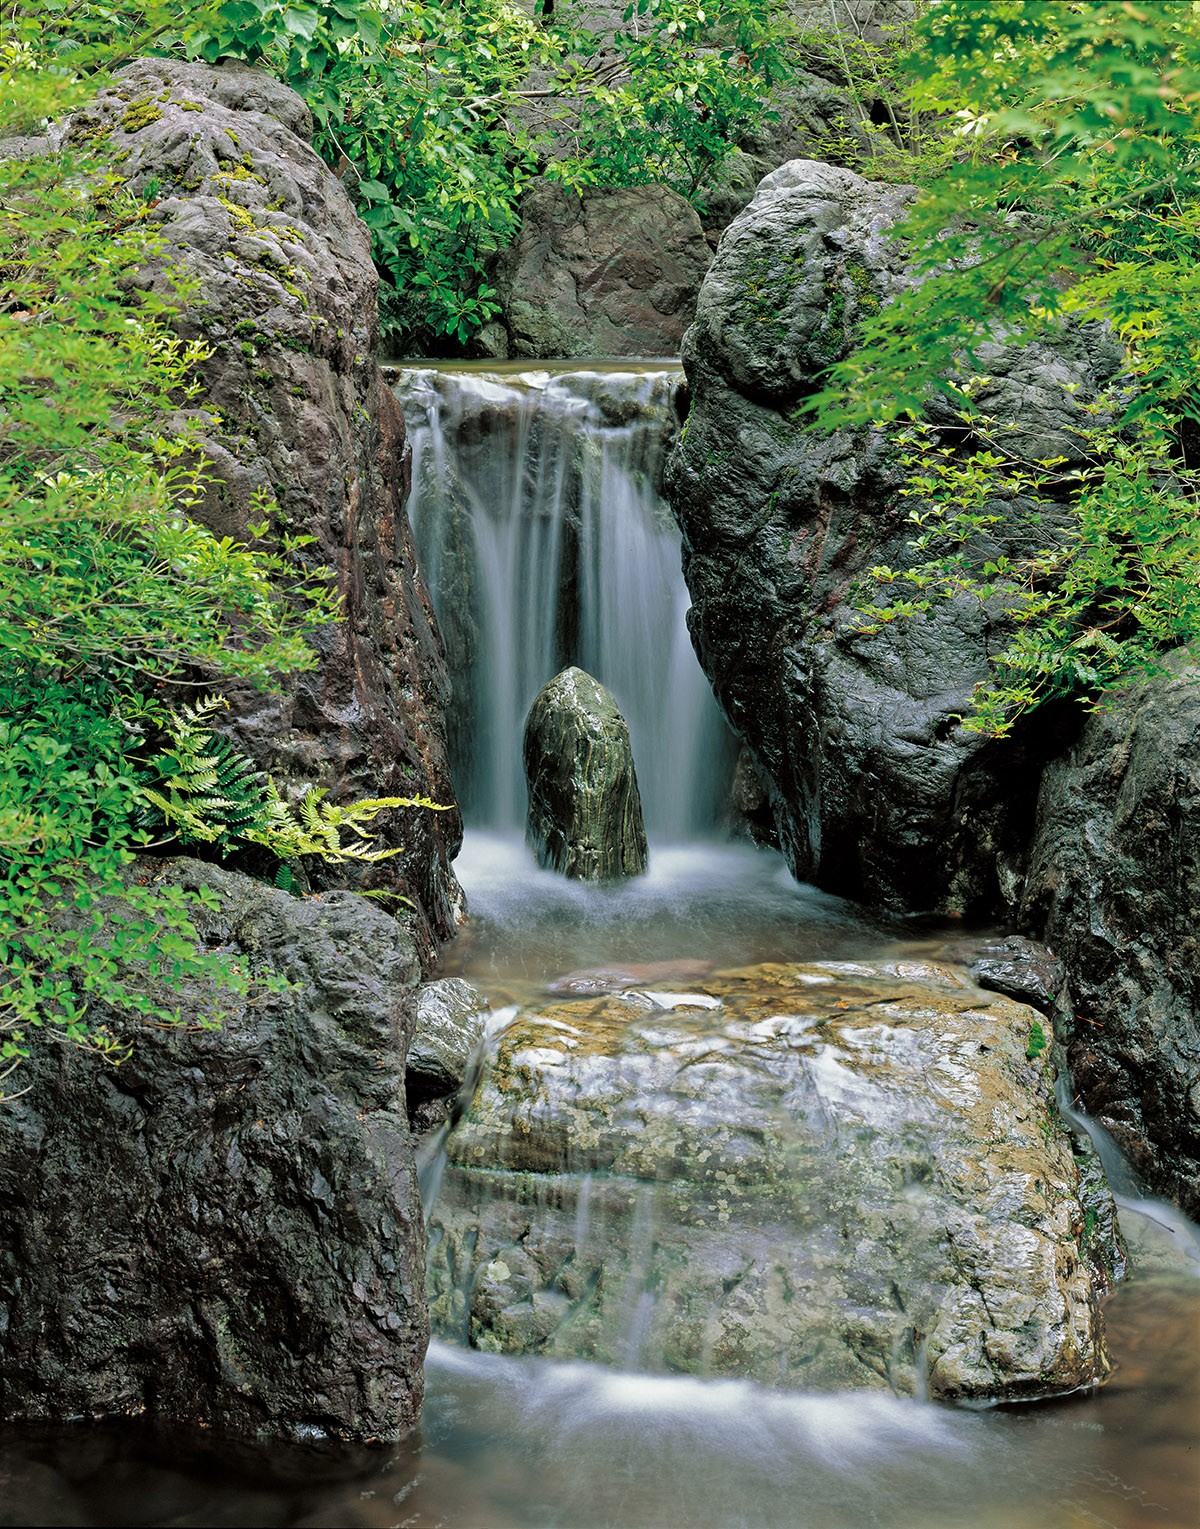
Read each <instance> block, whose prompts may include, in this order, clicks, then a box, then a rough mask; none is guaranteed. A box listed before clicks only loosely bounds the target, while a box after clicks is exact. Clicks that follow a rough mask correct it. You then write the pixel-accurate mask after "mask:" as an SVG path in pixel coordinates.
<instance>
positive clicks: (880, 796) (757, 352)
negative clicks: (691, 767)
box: [667, 161, 1119, 913]
mask: <svg viewBox="0 0 1200 1529" xmlns="http://www.w3.org/2000/svg"><path fill="white" fill-rule="evenodd" d="M910 196H911V191H910V190H909V189H907V188H905V187H897V186H886V185H877V184H871V183H868V182H867V181H864V180H862V179H861V178H860V177H858V176H857V175H854V174H852V173H851V172H850V171H848V170H842V169H837V168H834V167H831V166H828V165H822V164H816V163H813V162H809V161H796V162H793V163H790V164H787V165H785V166H783V168H782V169H780V170H778V171H776V172H775V173H774V174H773V175H771V176H769V177H768V178H767V179H766V180H764V181H763V183H762V185H761V186H760V188H759V191H758V194H757V196H756V198H755V200H754V202H753V204H752V205H751V206H750V207H749V208H748V209H747V210H746V211H745V212H744V213H743V214H742V215H741V216H740V217H739V218H738V219H737V220H736V221H735V222H734V223H733V224H732V225H731V226H730V228H729V229H728V230H727V231H726V233H725V236H724V238H723V239H722V241H721V245H720V248H719V250H718V252H717V256H716V258H715V260H714V262H713V266H712V269H711V270H710V272H709V274H708V276H707V278H706V279H705V283H704V286H703V289H702V291H701V295H700V300H699V305H698V309H697V317H696V323H695V324H694V325H693V327H692V328H691V329H690V330H689V332H688V336H687V340H686V342H685V345H684V352H683V356H684V364H685V367H686V370H687V374H688V382H689V387H690V394H691V403H690V410H689V413H688V417H687V423H686V428H685V430H684V434H683V436H682V438H681V441H680V444H679V446H678V447H677V449H676V451H675V452H674V454H673V455H672V457H671V459H670V462H669V464H668V472H667V491H668V496H669V498H670V501H671V504H672V507H673V509H674V511H675V514H676V516H677V518H678V520H679V523H680V526H681V528H682V530H683V535H684V572H685V576H686V578H687V583H688V588H689V590H690V592H691V595H692V599H693V608H692V612H691V616H690V622H691V629H692V636H693V640H694V641H695V644H696V648H697V651H698V653H699V656H700V660H701V663H702V664H703V665H704V668H705V671H706V672H707V674H708V676H709V678H710V679H711V680H712V682H713V686H714V689H715V691H716V693H717V697H718V699H719V701H720V703H721V705H722V708H723V709H724V711H725V714H726V716H727V717H728V718H729V720H730V722H731V723H732V725H733V726H734V728H735V730H736V731H737V732H738V733H739V734H740V735H741V736H742V738H743V739H744V740H745V742H746V743H747V745H748V747H749V749H750V752H751V754H752V755H753V761H754V764H755V766H756V768H757V773H758V775H759V777H760V778H761V779H762V780H763V781H765V782H766V783H767V786H768V789H769V793H770V809H771V814H772V816H773V817H774V820H775V826H776V830H777V832H778V837H779V842H780V844H781V846H782V848H783V850H784V853H785V854H786V856H787V858H788V861H789V863H790V865H791V868H792V870H793V871H794V873H795V874H796V875H797V876H798V877H800V878H802V879H805V880H812V881H816V882H817V883H818V884H819V885H821V886H823V887H825V888H827V889H829V890H831V891H835V892H839V893H842V894H845V895H850V896H855V897H858V898H861V899H864V900H866V901H869V902H875V903H883V904H885V905H888V906H892V907H900V908H906V909H940V910H946V911H965V912H972V913H991V912H996V911H1004V912H1008V911H1011V909H1012V908H1013V906H1014V905H1015V903H1016V901H1017V899H1018V898H1019V894H1020V880H1021V874H1022V871H1023V866H1024V862H1023V855H1024V852H1025V849H1026V847H1027V844H1028V839H1029V836H1030V833H1031V831H1032V826H1033V823H1032V819H1033V799H1034V787H1035V783H1036V780H1037V776H1038V771H1039V769H1040V766H1041V764H1042V762H1043V761H1044V759H1045V758H1046V757H1048V756H1049V755H1050V754H1052V753H1053V752H1055V751H1056V749H1058V748H1059V747H1061V745H1062V742H1063V739H1064V734H1065V730H1066V728H1067V727H1069V726H1071V725H1076V724H1075V719H1074V718H1073V717H1072V718H1067V719H1064V718H1062V717H1060V716H1057V715H1054V714H1052V713H1046V714H1044V715H1043V716H1042V717H1041V718H1040V719H1039V721H1038V723H1037V725H1036V727H1029V728H1027V729H1025V730H1024V731H1020V730H1019V731H1018V732H1017V734H1016V735H1015V736H1014V738H1012V739H1010V740H1007V741H1005V742H1004V743H1002V744H996V743H993V742H989V741H987V740H983V739H981V738H980V737H979V735H977V734H972V733H967V732H965V731H964V730H963V729H962V728H961V727H960V726H959V725H958V721H957V718H958V717H959V715H960V714H961V713H962V712H963V711H964V710H965V709H966V707H967V704H968V700H969V696H970V692H971V690H972V688H973V686H974V685H975V684H976V683H977V682H978V681H980V680H982V679H983V678H985V677H986V676H987V675H988V673H989V664H988V654H989V652H990V651H994V646H995V643H996V640H997V636H996V630H995V622H994V618H993V616H992V614H991V613H989V612H988V611H986V610H984V609H982V608H981V607H980V606H979V605H978V604H977V603H976V602H974V601H967V600H962V601H956V602H952V603H946V604H941V605H938V606H936V607H935V608H934V610H933V611H932V612H930V613H929V614H927V615H925V616H922V617H919V618H917V619H915V620H912V621H909V622H896V623H894V624H893V625H890V626H888V627H886V628H885V629H884V630H883V631H882V632H880V633H877V634H874V635H870V636H860V635H856V634H855V632H854V631H853V630H852V626H853V622H852V620H851V612H852V605H851V602H852V599H853V596H854V591H855V588H856V586H857V585H858V584H859V582H860V581H861V580H862V579H863V577H864V575H865V574H866V573H867V571H868V570H869V569H870V568H871V567H872V566H874V565H876V564H878V563H887V564H890V565H891V566H893V567H900V566H903V565H904V564H905V563H906V562H911V559H912V553H911V552H910V550H909V548H908V541H909V538H910V536H911V534H912V532H911V528H910V526H909V525H908V524H907V522H906V516H907V514H908V512H909V510H910V509H911V508H912V505H911V501H908V500H900V499H899V498H898V489H899V486H900V485H899V483H898V481H897V476H896V474H897V468H896V465H895V461H894V457H893V455H892V453H891V451H890V447H889V444H888V441H887V440H886V438H885V437H884V436H883V435H882V434H881V433H879V432H861V433H849V432H845V433H839V434H835V435H832V436H830V435H819V434H817V433H816V432H815V431H814V430H813V429H812V428H811V427H810V426H809V425H808V424H807V423H806V422H805V419H804V417H803V416H802V414H800V413H799V412H798V405H799V404H800V402H801V401H802V400H803V399H804V398H805V397H806V396H807V395H809V394H810V393H811V392H812V391H813V389H814V388H815V387H816V386H818V384H819V380H820V377H821V374H822V372H823V370H824V369H825V368H826V367H827V366H828V365H829V363H830V362H831V361H834V360H836V359H838V358H839V357H841V356H842V355H844V354H845V353H846V352H847V350H848V349H849V348H850V347H851V346H852V344H853V343H854V338H855V334H856V326H857V324H858V321H859V319H860V318H861V316H863V315H864V314H869V313H871V312H873V311H875V310H876V309H877V308H878V307H879V305H880V304H881V303H883V302H886V301H887V300H888V299H889V298H890V297H892V296H893V295H894V294H895V293H897V292H898V291H899V290H901V289H902V287H903V286H904V284H905V283H906V281H907V280H908V276H907V273H906V270H905V267H904V263H903V254H902V250H901V249H900V248H899V247H898V246H897V245H896V244H894V243H892V242H890V241H889V240H888V237H887V234H888V230H889V229H890V228H891V226H892V225H893V224H894V222H895V221H896V219H897V218H898V217H899V216H900V215H901V213H902V212H903V210H904V208H905V207H906V205H907V203H908V200H909V197H910ZM983 350H984V352H986V356H985V358H984V364H985V365H986V370H987V372H988V373H989V376H990V378H991V380H990V381H989V382H988V384H987V385H986V387H985V388H984V390H983V391H984V393H985V394H986V397H985V398H983V399H981V401H980V407H981V409H982V410H983V412H985V413H987V414H989V415H991V416H992V417H994V418H996V419H999V420H1005V421H1015V422H1017V423H1018V428H1019V429H1021V430H1023V431H1024V438H1027V441H1028V444H1029V445H1030V446H1031V448H1032V449H1033V450H1034V452H1035V454H1038V455H1040V454H1043V453H1045V452H1049V453H1051V454H1053V452H1056V451H1057V450H1059V449H1060V448H1061V449H1065V450H1072V449H1074V448H1073V447H1071V445H1070V442H1068V441H1067V440H1066V438H1065V437H1064V434H1063V432H1064V430H1065V429H1066V427H1067V426H1068V425H1069V424H1070V423H1072V422H1073V421H1074V420H1076V419H1077V412H1076V411H1077V402H1078V401H1086V400H1089V399H1091V398H1094V397H1095V395H1096V393H1097V391H1098V389H1099V388H1100V387H1101V385H1102V384H1103V383H1104V381H1105V380H1107V378H1108V377H1110V376H1111V375H1112V373H1113V371H1114V370H1115V368H1116V366H1117V364H1118V362H1119V354H1118V351H1117V348H1116V347H1115V346H1114V345H1113V344H1112V343H1111V342H1110V341H1109V340H1107V339H1106V338H1105V337H1104V335H1103V334H1102V333H1101V332H1100V331H1098V330H1096V329H1093V328H1080V329H1076V330H1072V331H1070V332H1068V333H1066V334H1065V335H1063V336H1061V337H1060V338H1058V339H1056V342H1055V344H1054V346H1050V345H1049V344H1041V343H1033V344H1030V345H1027V346H1024V347H1022V348H1020V349H1005V348H1003V347H1000V346H992V347H987V346H985V347H983ZM982 369H983V368H982V366H981V370H982ZM1072 390H1074V391H1073V392H1072ZM1072 398H1074V399H1075V400H1076V402H1072ZM1022 422H1027V423H1022ZM1013 508H1014V510H1017V511H1019V510H1020V506H1019V505H1016V506H1014V507H1013ZM1031 534H1033V533H1032V532H1030V531H1029V530H1027V529H1022V520H1021V516H1020V515H1019V514H1014V515H1013V517H1012V519H1011V521H1010V522H1009V524H1008V525H1007V526H1006V527H1005V529H1004V530H1003V532H1002V533H1001V537H1000V539H1001V540H1002V541H1003V545H1004V549H1005V550H1007V551H1008V552H1010V553H1013V554H1018V553H1019V552H1020V551H1021V548H1022V547H1023V546H1024V545H1025V541H1024V540H1023V539H1024V538H1028V536H1030V535H1031Z"/></svg>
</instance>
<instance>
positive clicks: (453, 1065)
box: [404, 977, 488, 1131]
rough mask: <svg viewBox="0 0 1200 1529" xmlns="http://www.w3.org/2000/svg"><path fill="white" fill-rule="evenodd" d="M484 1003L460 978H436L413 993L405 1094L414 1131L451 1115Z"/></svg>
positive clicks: (479, 1034) (480, 1029) (482, 1022)
mask: <svg viewBox="0 0 1200 1529" xmlns="http://www.w3.org/2000/svg"><path fill="white" fill-rule="evenodd" d="M487 1014H488V1005H487V1000H486V999H485V998H484V997H483V994H482V993H480V991H479V989H478V988H476V987H474V986H472V984H471V983H469V982H467V981H466V979H465V978H463V977H440V978H439V979H438V980H437V981H436V982H426V983H424V984H423V985H422V986H421V987H420V988H419V989H418V991H417V1004H416V1021H415V1024H414V1026H413V1036H412V1040H411V1041H410V1042H409V1045H408V1066H407V1069H406V1071H405V1079H404V1084H405V1091H406V1093H407V1095H408V1113H409V1119H410V1121H411V1122H412V1126H413V1129H414V1130H416V1131H428V1130H430V1129H432V1128H433V1127H434V1126H436V1125H441V1123H442V1121H443V1120H445V1119H447V1118H448V1116H449V1114H450V1105H451V1103H452V1102H453V1099H454V1096H455V1095H456V1094H457V1093H458V1091H459V1089H460V1088H461V1087H462V1086H463V1083H464V1082H465V1081H466V1078H467V1072H468V1069H469V1066H470V1063H471V1060H472V1058H473V1057H474V1055H475V1053H476V1051H477V1050H478V1048H479V1045H480V1042H481V1041H482V1040H483V1034H484V1029H485V1027H486V1024H487Z"/></svg>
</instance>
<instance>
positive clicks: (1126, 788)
mask: <svg viewBox="0 0 1200 1529" xmlns="http://www.w3.org/2000/svg"><path fill="white" fill-rule="evenodd" d="M1198 680H1200V675H1198V673H1197V671H1196V670H1195V669H1194V668H1183V667H1180V668H1179V670H1178V672H1177V673H1176V674H1175V675H1174V676H1173V677H1171V678H1169V679H1164V680H1160V681H1155V682H1153V683H1151V684H1149V685H1147V686H1145V687H1144V688H1142V689H1141V690H1139V691H1136V692H1134V693H1132V694H1131V695H1129V696H1127V697H1125V698H1123V699H1122V700H1121V701H1120V703H1119V704H1118V706H1117V707H1116V708H1114V709H1113V710H1112V711H1108V712H1102V713H1099V714H1097V715H1095V716H1093V717H1092V718H1091V719H1090V720H1089V721H1088V723H1087V726H1086V727H1085V728H1084V731H1083V734H1082V736H1081V738H1080V739H1079V742H1078V743H1077V744H1076V746H1075V747H1074V748H1073V749H1071V750H1070V751H1069V752H1068V753H1066V754H1064V755H1063V757H1062V758H1061V759H1058V760H1056V761H1054V762H1053V763H1052V764H1051V765H1050V766H1049V767H1048V768H1047V770H1046V773H1045V776H1044V778H1043V781H1042V787H1041V794H1040V798H1039V802H1038V827H1037V835H1036V838H1035V840H1034V844H1033V849H1032V853H1031V857H1030V870H1029V876H1028V879H1027V881H1026V883H1025V893H1024V902H1023V905H1022V921H1023V922H1024V923H1025V924H1026V925H1027V926H1028V927H1031V928H1037V929H1042V930H1044V931H1045V939H1046V941H1047V943H1048V944H1050V945H1051V946H1052V947H1053V949H1054V950H1055V951H1056V952H1057V954H1058V955H1059V956H1060V957H1061V958H1062V959H1063V961H1064V962H1065V963H1066V966H1067V968H1068V970H1069V972H1070V987H1071V996H1072V1000H1073V1005H1072V1007H1073V1011H1074V1018H1073V1024H1072V1028H1071V1030H1070V1032H1069V1033H1068V1034H1067V1035H1066V1036H1065V1039H1066V1042H1067V1054H1068V1057H1069V1059H1070V1065H1071V1076H1072V1079H1073V1081H1074V1084H1075V1087H1076V1089H1077V1090H1078V1091H1079V1092H1080V1094H1081V1095H1082V1097H1083V1100H1084V1102H1085V1104H1086V1107H1087V1109H1088V1110H1089V1111H1090V1112H1091V1113H1092V1114H1093V1115H1095V1116H1096V1118H1097V1119H1098V1120H1099V1122H1100V1123H1101V1124H1102V1125H1103V1126H1105V1127H1106V1128H1107V1129H1108V1130H1109V1131H1110V1132H1111V1133H1112V1134H1113V1136H1114V1137H1115V1138H1116V1139H1117V1141H1118V1143H1119V1144H1120V1146H1121V1147H1122V1148H1123V1149H1124V1151H1125V1152H1126V1153H1127V1154H1128V1155H1129V1157H1130V1159H1131V1160H1132V1162H1133V1163H1134V1165H1135V1167H1136V1168H1137V1169H1138V1170H1139V1171H1140V1172H1141V1173H1142V1174H1143V1176H1144V1177H1145V1179H1146V1180H1147V1181H1148V1182H1149V1183H1150V1184H1151V1185H1152V1186H1153V1187H1154V1188H1155V1189H1157V1190H1159V1191H1160V1192H1164V1193H1167V1194H1169V1195H1170V1196H1171V1197H1172V1198H1173V1199H1175V1200H1176V1201H1177V1202H1178V1204H1179V1205H1180V1206H1182V1207H1183V1209H1184V1210H1186V1211H1187V1212H1188V1213H1189V1214H1190V1215H1191V1216H1193V1217H1196V1216H1200V1021H1198V1018H1197V1016H1198V1015H1200V683H1198Z"/></svg>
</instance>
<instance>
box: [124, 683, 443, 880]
mask: <svg viewBox="0 0 1200 1529" xmlns="http://www.w3.org/2000/svg"><path fill="white" fill-rule="evenodd" d="M227 705H228V702H227V701H225V700H224V699H222V698H221V697H220V696H209V697H207V698H206V699H205V700H203V701H200V702H199V703H198V704H197V705H195V706H184V707H182V708H180V710H179V711H178V712H177V713H176V715H175V718H174V720H173V721H172V723H171V725H170V727H169V728H168V731H167V736H168V738H169V739H170V747H169V748H167V749H164V750H163V751H162V753H160V754H157V755H155V756H154V758H153V759H152V760H150V762H149V763H150V768H151V770H152V771H153V772H154V773H153V776H152V783H150V784H147V783H146V782H142V783H141V784H140V785H139V793H140V795H141V797H142V800H143V802H144V803H145V804H146V805H147V806H148V808H149V809H150V818H151V820H152V821H153V823H154V824H155V825H156V826H159V827H165V828H167V829H169V830H170V831H171V835H172V837H173V838H176V839H178V840H180V841H181V842H182V843H184V844H212V845H214V846H215V847H216V848H217V850H218V851H219V852H220V853H221V854H222V855H227V854H230V853H231V852H232V851H233V850H235V849H237V848H239V847H242V846H245V845H248V844H255V845H258V846H260V847H261V848H263V849H265V850H267V851H268V852H269V853H270V854H272V855H274V856H275V858H276V859H277V860H278V861H279V862H280V866H279V869H278V871H277V872H276V875H275V884H276V886H279V887H281V888H283V890H285V891H294V890H296V887H297V886H298V884H299V880H300V878H298V877H297V875H296V872H295V870H294V869H293V862H295V861H297V860H300V859H302V858H303V857H304V856H306V855H311V856H316V857H317V858H319V859H321V860H325V861H330V862H337V861H345V860H368V861H375V860H387V859H389V858H390V857H391V856H392V855H398V854H400V853H401V852H402V847H394V848H391V849H376V848H374V847H373V846H372V844H371V840H370V836H369V835H368V834H367V825H368V824H369V822H370V821H371V820H372V819H374V818H376V817H378V815H379V814H380V813H381V812H384V811H387V810H388V809H389V808H393V807H424V808H427V809H428V810H429V811H431V812H446V811H448V810H449V809H448V808H447V807H445V806H442V805H441V804H440V803H438V802H434V801H431V800H430V799H429V798H428V797H424V796H376V797H368V798H366V799H364V800H362V801H358V802H349V803H347V804H346V805H344V806H338V805H336V804H335V803H333V802H330V801H329V800H328V799H327V798H328V793H327V792H326V791H325V790H324V789H323V788H322V787H320V786H311V787H309V789H308V790H307V791H306V792H305V794H304V795H303V796H302V797H301V798H300V800H299V802H298V803H297V804H296V805H295V806H292V805H291V804H290V803H288V802H286V801H284V800H283V798H282V797H281V796H280V794H279V791H278V788H277V787H276V785H275V782H274V781H273V780H272V779H271V777H270V776H269V775H266V774H264V772H263V771H261V770H258V769H256V768H255V767H254V764H253V762H252V761H251V760H249V759H247V758H246V756H245V755H244V754H240V753H238V751H237V750H236V749H235V748H234V747H233V745H232V744H231V743H230V742H229V741H228V740H227V739H225V738H221V737H219V736H218V735H217V734H216V733H214V732H213V731H212V728H211V727H210V726H209V723H210V722H211V720H212V719H213V717H214V715H215V714H216V712H217V711H218V710H219V709H220V708H221V707H224V706H227ZM343 832H345V833H348V834H351V835H353V837H352V838H350V839H349V840H348V842H343V840H342V834H343Z"/></svg>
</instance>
